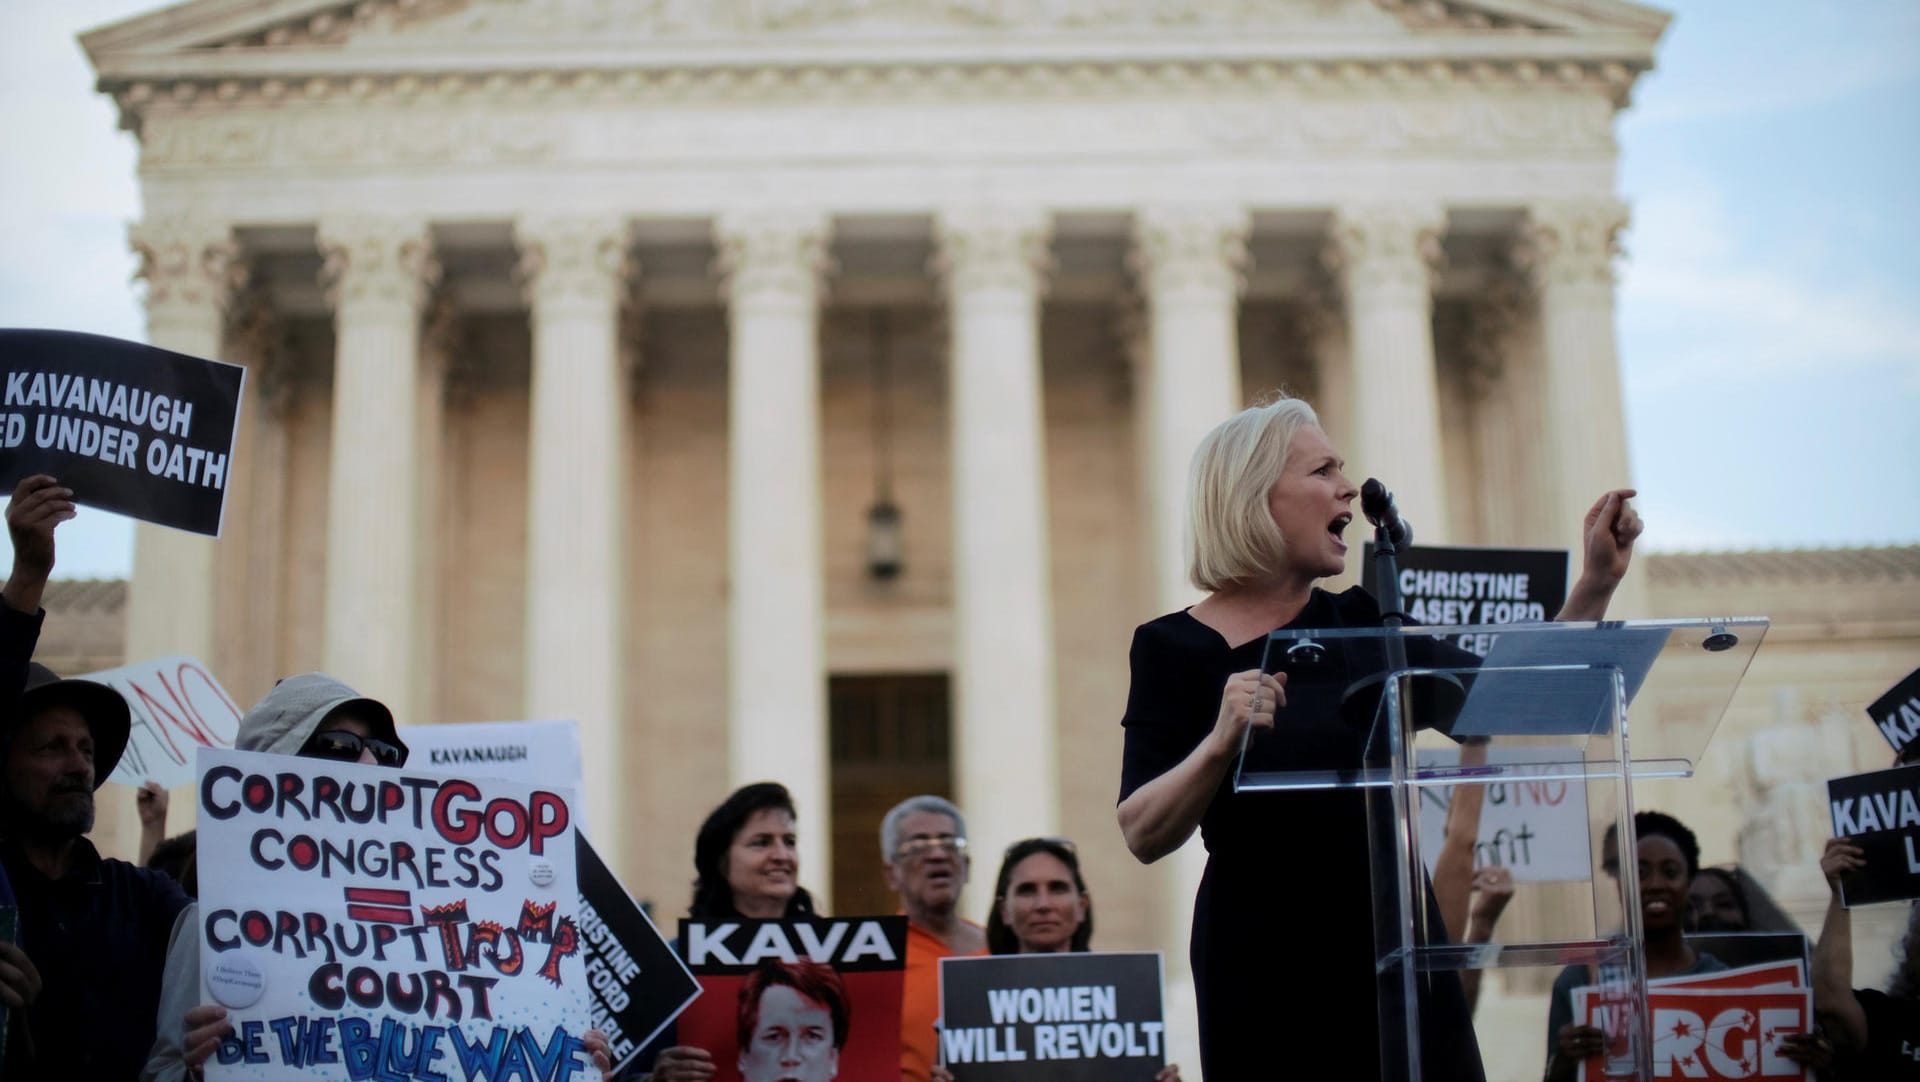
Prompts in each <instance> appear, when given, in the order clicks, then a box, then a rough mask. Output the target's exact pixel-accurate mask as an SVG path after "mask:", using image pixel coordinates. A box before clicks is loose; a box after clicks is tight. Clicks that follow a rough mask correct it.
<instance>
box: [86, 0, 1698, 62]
mask: <svg viewBox="0 0 1920 1082" xmlns="http://www.w3.org/2000/svg"><path fill="white" fill-rule="evenodd" d="M1666 22H1667V16H1666V15H1665V14H1664V13H1661V12H1658V11H1656V10H1654V9H1652V8H1648V7H1644V6H1641V5H1639V4H1634V3H1628V2H1626V0H352V2H342V0H192V2H189V3H186V4H180V5H176V6H174V7H171V8H167V9H165V10H163V11H158V12H155V13H153V14H151V15H145V16H139V17H136V18H133V19H130V20H127V21H125V22H122V23H117V24H114V25H112V26H108V27H103V28H101V29H99V30H95V31H92V32H90V33H88V34H86V35H83V37H82V42H83V44H84V45H85V47H86V49H87V51H88V53H89V54H90V55H91V56H92V57H93V59H94V62H95V65H96V67H98V68H99V69H100V71H101V74H102V75H103V77H104V76H109V75H110V74H111V73H112V69H113V68H114V67H115V66H116V64H115V61H116V60H131V59H133V58H135V57H140V56H145V57H155V56H163V55H175V56H177V55H179V54H183V53H184V54H199V55H204V54H205V53H206V52H209V51H212V52H221V53H229V52H236V51H239V52H251V51H255V50H259V51H272V52H276V53H284V52H286V51H289V50H300V49H315V48H318V49H324V50H329V51H331V50H349V51H354V50H371V51H387V50H393V49H401V50H405V49H410V48H417V47H419V46H420V45H422V44H426V43H429V42H431V43H432V44H434V45H435V46H440V47H445V46H456V47H457V46H459V45H462V44H470V45H497V46H512V45H520V46H522V47H525V46H529V45H535V44H539V43H555V42H593V43H596V44H599V45H606V44H608V43H658V44H661V45H672V44H673V43H676V42H678V43H688V42H699V41H727V42H734V43H743V42H749V41H754V42H761V43H769V42H770V43H779V42H781V41H800V42H809V41H810V42H820V43H837V44H847V43H857V42H859V41H861V40H863V39H865V40H875V39H878V40H888V41H898V40H902V39H914V38H922V39H960V40H965V39H969V38H974V39H977V38H981V37H987V38H991V39H995V40H1000V41H1005V40H1007V39H1008V37H1009V36H1010V35H1021V36H1022V38H1035V39H1040V40H1045V39H1060V38H1074V37H1099V36H1111V35H1122V36H1128V35H1131V36H1140V35H1167V34H1178V33H1180V32H1193V33H1200V34H1208V33H1222V32H1224V33H1243V32H1247V31H1255V32H1261V33H1263V34H1271V35H1282V36H1285V37H1289V38H1294V37H1305V38H1327V37H1337V38H1340V39H1343V40H1368V39H1373V40H1378V39H1389V40H1390V39H1392V38H1396V37H1398V38H1408V37H1412V36H1432V35H1433V34H1434V33H1436V32H1438V33H1441V34H1445V35H1447V36H1449V37H1464V36H1470V35H1472V34H1473V33H1475V32H1482V33H1486V34H1498V35H1501V36H1505V37H1512V36H1514V35H1516V34H1519V35H1550V36H1555V37H1576V38H1577V37H1582V36H1595V37H1601V38H1610V39H1621V38H1626V39H1632V40H1640V41H1644V42H1645V44H1646V47H1647V48H1648V50H1649V51H1650V49H1651V46H1652V43H1653V42H1654V41H1655V40H1657V38H1658V36H1659V34H1660V32H1661V31H1662V29H1664V27H1665V25H1666ZM135 66H138V65H135Z"/></svg>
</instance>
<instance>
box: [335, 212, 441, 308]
mask: <svg viewBox="0 0 1920 1082" xmlns="http://www.w3.org/2000/svg"><path fill="white" fill-rule="evenodd" d="M319 241H320V252H321V256H322V263H321V268H320V280H321V283H322V285H323V286H325V287H326V290H327V299H328V301H329V303H331V304H332V305H333V306H334V310H335V311H344V310H346V309H348V308H350V307H351V308H357V309H359V310H360V311H361V312H363V313H364V312H365V311H367V310H368V309H369V308H374V309H390V310H393V311H394V312H396V313H398V314H403V315H405V316H406V317H407V318H417V317H418V315H419V313H420V311H421V308H422V306H423V305H425V304H426V301H427V296H428V292H429V290H431V289H432V287H433V285H434V284H435V283H436V282H438V281H439V280H440V264H439V262H438V261H437V260H436V259H435V258H434V256H433V240H432V238H431V237H430V236H429V235H428V232H427V227H426V223H425V222H422V221H419V220H417V219H411V218H403V217H387V216H380V215H355V216H341V217H335V218H325V219H322V220H321V222H320V228H319Z"/></svg>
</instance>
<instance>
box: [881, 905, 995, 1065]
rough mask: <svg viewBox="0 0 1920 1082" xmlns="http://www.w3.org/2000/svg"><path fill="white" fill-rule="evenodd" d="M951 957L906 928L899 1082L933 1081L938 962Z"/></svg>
mask: <svg viewBox="0 0 1920 1082" xmlns="http://www.w3.org/2000/svg"><path fill="white" fill-rule="evenodd" d="M967 923H969V924H972V923H973V922H972V921H968V922H967ZM974 927H976V928H977V927H979V925H974ZM979 953H981V954H985V953H987V952H986V951H980V952H979ZM953 956H954V952H953V951H951V950H948V949H947V944H946V942H945V941H944V940H942V939H941V938H940V937H939V936H936V935H934V934H933V933H932V932H924V931H921V930H920V927H919V926H918V925H914V924H909V925H907V976H906V983H905V985H904V986H903V987H902V988H901V993H900V1082H928V1080H929V1079H931V1078H932V1077H933V1064H934V1061H935V1059H936V1058H937V1057H938V1054H939V1051H940V1039H939V1036H938V1034H937V1033H936V1032H935V1031H934V1028H933V1027H934V1023H936V1022H938V1021H939V1020H940V959H942V958H951V957H953Z"/></svg>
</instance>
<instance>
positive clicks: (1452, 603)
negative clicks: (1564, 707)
mask: <svg viewBox="0 0 1920 1082" xmlns="http://www.w3.org/2000/svg"><path fill="white" fill-rule="evenodd" d="M1363 550H1364V552H1365V557H1364V559H1363V560H1362V563H1361V567H1362V568H1363V569H1364V570H1363V571H1362V573H1361V582H1360V584H1361V585H1362V586H1365V587H1366V588H1367V592H1368V593H1370V594H1373V595H1374V596H1375V597H1378V596H1380V590H1379V586H1380V582H1379V573H1380V572H1379V568H1377V567H1376V566H1375V565H1374V560H1373V542H1371V541H1369V542H1367V543H1366V544H1365V545H1364V546H1363ZM1399 564H1400V583H1399V585H1400V607H1401V611H1403V612H1405V613H1406V614H1407V616H1408V617H1409V618H1411V619H1412V620H1413V622H1414V623H1417V624H1428V625H1431V626H1435V627H1461V626H1465V625H1468V624H1524V623H1540V622H1544V621H1547V620H1551V619H1553V617H1554V615H1555V614H1556V613H1558V612H1559V611H1560V606H1561V605H1562V604H1564V603H1565V602H1566V600H1567V550H1565V549H1495V548H1439V547H1430V546H1425V545H1416V546H1414V547H1412V548H1410V549H1406V550H1405V551H1403V552H1401V553H1400V558H1399ZM1497 637H1498V636H1495V635H1491V634H1473V635H1458V636H1454V637H1453V638H1452V640H1451V641H1452V642H1453V643H1454V645H1456V646H1458V647H1460V648H1461V649H1462V650H1467V651H1471V652H1472V653H1476V654H1479V655H1481V656H1482V657H1485V656H1486V653H1487V651H1488V650H1490V649H1492V647H1493V640H1494V639H1495V638H1497Z"/></svg>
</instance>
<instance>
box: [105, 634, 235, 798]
mask: <svg viewBox="0 0 1920 1082" xmlns="http://www.w3.org/2000/svg"><path fill="white" fill-rule="evenodd" d="M76 679H80V680H92V681H93V682H95V683H98V684H105V685H107V686H108V687H110V688H112V689H113V690H115V691H117V692H119V693H120V697H121V698H123V699H125V700H127V710H128V712H129V714H130V715H131V717H132V722H133V729H132V731H131V732H130V733H129V734H128V736H127V750H126V753H125V754H123V755H122V756H120V765H118V766H116V767H114V768H113V773H112V774H111V775H109V776H108V778H107V780H108V781H117V782H119V783H121V784H122V785H139V784H140V783H141V782H144V781H157V782H159V783H160V784H161V785H164V786H166V787H167V788H169V789H171V788H173V787H174V786H176V785H186V784H187V783H189V782H191V781H193V778H194V769H193V757H194V753H195V752H196V751H198V750H199V749H200V748H230V747H233V738H234V735H235V734H236V733H238V732H239V731H240V708H239V707H238V706H235V705H234V702H233V697H232V696H230V695H228V694H227V690H226V689H225V688H223V687H221V686H220V681H218V680H215V679H214V678H213V673H212V672H210V671H208V669H207V667H206V666H205V665H203V664H201V663H200V662H199V661H198V660H196V659H194V658H190V657H186V656H184V655H180V654H174V655H170V656H168V657H160V658H154V659H153V660H151V661H142V662H139V663H137V664H134V665H122V666H121V667H119V668H117V669H103V670H101V671H100V672H90V673H86V674H84V675H82V676H79V677H76Z"/></svg>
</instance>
